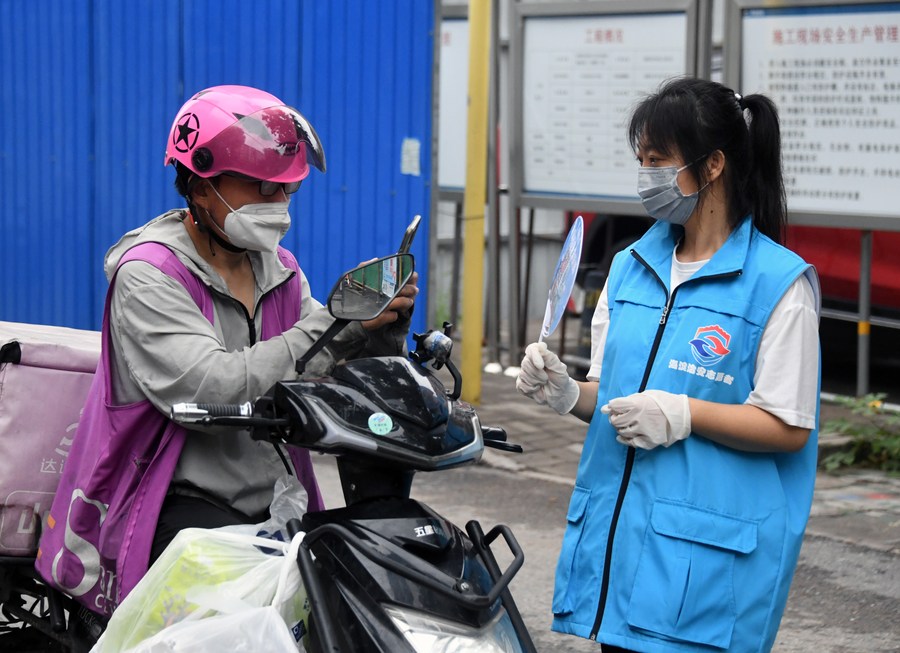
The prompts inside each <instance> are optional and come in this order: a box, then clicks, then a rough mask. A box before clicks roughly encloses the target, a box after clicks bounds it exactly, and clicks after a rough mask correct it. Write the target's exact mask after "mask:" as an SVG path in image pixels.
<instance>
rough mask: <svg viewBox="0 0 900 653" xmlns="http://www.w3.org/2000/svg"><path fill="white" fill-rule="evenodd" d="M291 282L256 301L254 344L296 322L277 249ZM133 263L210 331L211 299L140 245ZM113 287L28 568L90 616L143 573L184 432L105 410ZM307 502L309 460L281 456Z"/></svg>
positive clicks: (296, 289) (180, 267)
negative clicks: (174, 286) (168, 287)
mask: <svg viewBox="0 0 900 653" xmlns="http://www.w3.org/2000/svg"><path fill="white" fill-rule="evenodd" d="M278 254H279V258H280V259H281V261H282V263H283V264H284V265H285V267H287V268H288V269H291V270H294V271H295V274H294V275H293V277H291V279H290V280H289V281H288V282H286V283H283V284H282V285H280V286H279V287H278V288H276V289H275V290H273V291H272V292H271V293H269V294H268V295H266V296H265V297H264V298H263V301H262V303H261V305H260V308H261V310H262V315H263V317H262V333H261V339H262V340H268V339H269V338H274V337H276V336H278V335H280V334H281V333H283V332H284V331H286V330H288V329H289V328H291V327H292V326H293V325H294V323H295V322H296V321H297V320H298V319H299V314H300V306H301V297H300V280H299V276H300V275H299V267H298V266H297V262H296V261H295V260H294V258H293V256H292V255H291V254H290V253H289V252H287V250H284V249H282V248H279V250H278ZM133 260H139V261H144V262H147V263H150V264H151V265H154V266H155V267H157V268H158V269H160V270H161V271H163V272H165V273H166V274H168V275H169V276H170V277H172V278H174V279H176V280H178V281H179V282H180V283H181V284H182V285H183V286H184V288H185V290H187V292H188V294H190V296H191V298H192V299H193V300H194V302H195V303H196V304H197V306H198V308H199V309H200V311H201V313H203V315H204V317H206V319H208V320H209V321H210V322H212V321H213V306H212V296H211V294H210V290H209V289H208V288H207V287H206V286H205V285H204V284H203V283H202V282H201V281H200V280H199V279H198V278H197V277H196V276H194V275H193V274H192V273H191V272H190V271H189V270H188V269H187V268H186V267H185V266H184V264H183V263H181V261H179V260H178V257H176V256H175V255H174V254H173V253H172V252H171V251H170V250H169V249H168V248H166V247H165V246H164V245H162V244H160V243H152V242H148V243H142V244H140V245H137V246H135V247H133V248H132V249H130V250H129V251H128V252H126V254H125V255H124V256H123V257H122V259H121V260H120V261H119V267H121V266H122V264H124V263H126V262H128V261H133ZM114 284H115V277H113V279H112V280H110V288H109V291H108V292H107V296H106V308H105V311H104V317H103V331H102V341H103V351H102V353H101V357H100V362H99V365H98V367H97V373H96V375H95V377H94V382H93V386H92V388H91V391H90V392H89V394H88V399H87V402H86V404H85V407H84V414H83V417H82V420H81V423H80V425H79V427H78V431H77V433H76V436H75V437H76V446H75V447H74V448H73V452H72V454H71V455H70V456H69V460H68V463H67V468H66V473H65V474H64V475H63V477H62V479H61V480H60V483H59V489H58V491H57V494H56V497H55V498H54V500H53V504H52V506H51V509H50V512H49V513H48V515H47V518H46V520H45V522H44V530H43V532H42V533H41V538H40V548H39V549H38V552H37V560H36V562H35V568H36V569H37V571H38V573H39V574H40V575H41V577H42V578H43V579H44V580H45V581H46V582H47V583H49V584H50V585H52V586H53V587H56V588H57V589H60V590H62V591H63V592H65V593H67V594H69V595H70V596H73V597H74V598H75V599H77V600H78V601H79V602H80V603H82V604H83V605H85V606H86V607H88V608H89V609H91V610H93V611H95V612H99V613H101V614H106V615H109V614H112V612H113V611H114V610H115V608H116V606H118V604H119V603H120V602H121V601H122V600H123V599H124V598H125V597H126V596H127V595H128V593H129V592H130V591H131V590H132V589H133V588H134V586H135V585H137V583H138V581H139V580H140V579H141V578H142V577H143V576H144V574H145V573H146V572H147V568H148V566H149V558H150V548H151V546H152V543H153V535H154V532H155V530H156V523H157V520H158V518H159V513H160V509H161V506H162V503H163V500H164V499H165V496H166V493H167V492H168V489H169V484H170V482H171V480H172V476H173V475H174V471H175V467H176V465H177V463H178V457H179V456H180V454H181V449H182V447H183V445H184V439H185V437H186V435H187V432H186V430H185V429H184V428H183V427H182V426H180V425H178V424H176V423H175V422H173V421H171V420H170V419H169V418H168V417H167V416H166V415H163V414H162V413H161V412H159V411H158V410H157V409H156V408H155V407H154V406H153V405H152V404H151V403H150V402H149V401H148V400H143V401H139V402H136V403H132V404H126V405H115V404H113V403H112V401H111V397H112V388H111V384H112V381H111V378H110V370H111V361H110V349H111V346H112V345H111V342H110V340H109V337H110V335H109V307H110V301H111V298H112V291H113V286H114ZM288 451H289V454H290V457H291V459H292V461H293V464H294V469H295V470H296V472H297V476H298V478H299V480H300V481H301V483H302V484H303V486H304V487H305V488H306V491H307V493H308V495H309V505H308V509H309V510H311V511H315V510H321V509H322V508H323V503H322V497H321V494H320V492H319V488H318V485H317V484H316V479H315V475H314V473H313V468H312V462H311V461H310V458H309V452H307V451H306V450H303V449H297V448H295V447H289V448H288Z"/></svg>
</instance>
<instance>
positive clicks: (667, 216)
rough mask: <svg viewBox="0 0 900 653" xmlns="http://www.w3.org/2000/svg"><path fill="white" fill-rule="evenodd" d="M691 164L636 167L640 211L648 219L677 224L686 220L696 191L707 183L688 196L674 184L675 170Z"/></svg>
mask: <svg viewBox="0 0 900 653" xmlns="http://www.w3.org/2000/svg"><path fill="white" fill-rule="evenodd" d="M698 160H699V159H698ZM694 163H696V161H695V162H694ZM691 165H693V163H688V164H687V165H685V166H682V167H680V168H677V167H675V166H664V167H662V168H644V167H641V168H638V184H637V190H638V195H640V197H641V203H642V204H643V205H644V210H645V211H647V214H648V215H649V216H650V217H651V218H656V219H657V220H662V221H663V222H671V223H672V224H681V225H683V224H684V223H685V222H687V221H688V218H690V217H691V214H692V213H693V212H694V209H695V208H696V207H697V200H698V198H699V195H700V191H701V190H703V188H706V186H709V184H706V186H704V187H703V188H701V189H700V190H698V191H697V192H696V193H691V194H690V195H685V194H684V193H682V192H681V187H679V186H678V173H679V172H681V171H682V170H684V169H685V168H688V167H690V166H691Z"/></svg>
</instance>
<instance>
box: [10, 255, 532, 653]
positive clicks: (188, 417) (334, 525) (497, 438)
mask: <svg viewBox="0 0 900 653" xmlns="http://www.w3.org/2000/svg"><path fill="white" fill-rule="evenodd" d="M412 271H413V260H412V257H411V256H410V255H409V254H397V255H394V256H390V257H386V258H383V259H379V260H376V261H374V262H370V263H368V264H365V265H363V266H360V267H358V268H356V269H354V270H351V271H350V272H348V273H346V274H344V275H342V276H341V279H340V280H339V282H338V283H337V284H336V285H335V287H334V289H333V290H332V292H331V293H330V295H329V299H328V308H329V310H330V311H331V313H332V315H333V316H334V317H335V321H334V323H333V324H332V326H331V327H330V328H329V329H328V330H327V331H326V332H325V333H324V334H322V336H321V337H320V338H319V339H318V340H317V341H316V342H315V343H314V344H313V346H312V347H311V348H310V349H309V350H308V351H307V352H306V353H305V355H304V356H303V357H302V358H301V359H300V360H298V361H297V363H296V366H297V371H298V372H300V373H302V372H303V371H304V370H305V368H306V365H307V363H308V362H309V361H310V360H311V359H312V357H313V356H315V355H316V354H317V353H319V352H320V351H321V350H322V349H323V348H324V347H325V346H326V345H327V344H328V343H329V342H330V341H331V340H332V339H333V338H334V337H335V336H336V335H337V334H338V333H339V332H340V331H341V330H342V329H343V328H345V327H346V326H347V325H349V324H350V323H351V322H353V321H365V320H369V319H374V318H375V317H377V316H378V315H380V314H381V313H382V312H383V311H384V310H385V309H386V308H387V306H388V305H389V304H390V302H391V301H392V300H393V298H394V297H395V296H396V295H397V293H398V292H399V290H400V288H402V286H403V285H404V283H406V281H407V280H408V279H409V277H410V276H411V274H412ZM450 328H451V327H450V325H447V324H445V325H444V329H443V331H436V330H433V331H427V332H426V333H423V334H416V335H414V341H415V343H416V348H415V350H414V351H413V352H412V353H410V355H409V359H407V358H404V357H401V356H390V357H381V358H364V359H357V360H352V361H346V362H343V363H341V364H339V365H337V366H336V367H335V369H334V370H333V372H332V374H331V376H329V377H326V378H319V379H302V380H297V381H283V382H279V383H276V384H275V385H274V386H273V387H272V388H271V389H270V390H269V391H268V392H267V393H266V394H264V395H263V396H261V397H259V398H258V399H257V400H256V401H255V402H253V403H252V404H242V405H234V406H232V405H215V404H179V405H176V406H174V407H173V409H172V418H173V419H175V420H176V421H179V422H182V423H185V424H204V425H214V424H215V425H219V426H231V427H234V428H236V429H250V430H251V433H252V436H253V437H254V438H255V439H258V440H266V441H269V442H273V443H276V444H281V445H293V446H300V447H305V448H307V449H309V450H311V451H318V452H321V453H326V454H331V455H334V456H336V457H337V466H338V472H339V475H340V479H341V485H342V490H343V494H344V499H345V503H346V507H344V508H337V509H332V510H326V511H322V512H316V513H307V514H306V515H304V516H303V518H302V520H300V521H298V520H292V522H291V523H290V524H289V528H290V529H291V530H292V531H294V532H296V531H299V530H303V531H305V533H306V534H305V536H304V539H303V543H302V546H301V547H300V552H299V554H298V559H297V564H298V567H299V570H300V574H301V577H302V579H303V582H304V585H305V587H306V591H307V595H308V598H309V602H310V608H311V613H312V614H311V619H310V621H309V636H308V639H307V640H306V641H307V650H309V651H311V652H312V653H320V652H325V653H338V652H343V653H349V652H370V651H372V652H383V651H391V652H398V653H402V652H410V653H419V652H421V651H445V652H459V653H462V652H465V651H488V652H496V653H531V652H533V651H535V650H536V649H535V647H534V644H533V642H532V641H531V638H530V636H529V634H528V631H527V628H526V627H525V624H524V622H523V620H522V617H521V615H520V613H519V611H518V608H517V607H516V604H515V602H514V600H513V598H512V595H511V593H510V591H509V584H510V581H511V580H512V579H513V577H514V576H515V574H516V573H517V572H518V571H519V569H521V567H522V564H523V562H524V554H523V552H522V549H521V547H520V546H519V544H518V542H517V541H516V539H515V537H514V535H513V534H512V532H511V531H510V529H509V528H507V527H506V526H503V525H498V526H495V527H494V528H492V529H491V530H490V531H489V532H488V533H484V531H483V530H482V528H481V526H480V524H479V523H478V522H477V521H470V522H468V523H467V524H466V526H465V532H464V531H463V530H461V529H459V528H458V527H456V526H455V525H454V524H452V523H450V522H449V521H448V520H446V519H444V518H443V517H441V516H440V515H439V514H438V513H437V512H435V511H434V510H432V509H431V508H429V507H428V506H426V505H425V504H423V503H421V502H418V501H415V500H413V499H411V498H410V491H411V485H412V479H413V476H414V475H415V472H417V471H440V470H444V469H450V468H453V467H458V466H461V465H468V464H474V463H476V462H477V461H478V460H480V458H481V456H482V453H483V451H484V447H485V446H489V447H493V448H497V449H501V450H504V451H509V452H521V447H519V446H518V445H514V444H510V443H507V442H506V434H505V432H504V431H503V430H502V429H499V428H488V427H484V426H482V425H481V424H480V422H479V420H478V417H477V414H476V413H475V411H474V409H473V408H472V407H471V406H470V405H469V404H467V403H465V402H462V401H459V396H460V392H461V387H462V378H461V376H460V373H459V370H458V369H457V368H456V367H455V365H454V364H453V362H452V361H451V359H450V354H451V351H452V340H451V338H450V333H449V330H450ZM428 363H431V365H430V368H431V369H429V367H426V365H427V364H428ZM443 368H446V370H447V372H449V374H450V376H451V377H452V381H453V384H452V388H451V389H450V390H446V389H445V387H444V385H443V383H442V382H441V380H440V379H439V377H438V375H437V374H436V373H435V371H438V370H441V369H443ZM432 370H435V371H432ZM499 538H502V539H503V540H504V542H505V544H506V546H507V548H508V549H509V552H510V554H511V557H512V561H511V562H510V563H509V565H508V567H507V568H506V569H505V570H501V568H500V566H499V565H498V563H497V560H496V558H495V556H494V553H493V551H492V549H491V545H492V544H493V543H494V542H495V541H496V540H498V539H499ZM14 561H15V563H16V564H15V565H9V566H7V564H5V563H4V562H3V561H0V603H2V605H3V613H4V615H5V616H6V618H7V620H8V621H12V620H18V621H20V622H21V623H26V624H28V625H30V626H32V631H33V633H34V638H33V639H34V641H33V642H32V644H33V648H16V649H15V650H42V651H47V650H62V651H66V650H71V651H77V652H79V653H80V652H82V651H87V650H89V649H90V647H91V646H92V645H93V643H94V642H95V641H96V639H97V637H99V635H100V633H101V632H102V629H103V626H104V623H103V622H102V620H100V618H99V617H97V616H96V615H92V614H91V613H88V611H87V610H85V609H84V608H80V606H78V604H76V603H75V602H74V600H72V599H71V598H70V597H67V596H65V595H63V594H61V593H59V592H57V591H55V590H53V589H50V588H48V587H46V586H45V585H43V584H42V583H40V581H39V580H38V579H36V578H35V575H34V573H33V571H32V570H33V567H32V566H31V565H29V564H28V562H29V561H28V560H27V559H22V558H17V559H14ZM31 562H32V563H33V561H31ZM28 604H34V605H35V606H36V608H32V609H31V610H32V611H29V608H28ZM67 612H68V619H66V613H67ZM0 629H2V625H0ZM23 632H24V631H23ZM3 641H4V639H3V635H2V634H0V645H2V644H3ZM10 641H11V640H10ZM2 648H4V650H6V648H5V646H3V647H2Z"/></svg>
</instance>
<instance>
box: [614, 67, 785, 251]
mask: <svg viewBox="0 0 900 653" xmlns="http://www.w3.org/2000/svg"><path fill="white" fill-rule="evenodd" d="M744 111H747V112H748V113H749V120H747V119H746V118H745V114H744ZM628 142H629V144H630V145H631V148H632V149H633V150H634V151H637V150H638V149H639V147H644V148H653V149H656V150H658V151H659V152H660V153H662V154H665V155H666V156H671V155H673V154H680V155H681V159H682V161H684V162H685V163H689V162H691V161H696V160H698V159H705V157H706V156H707V155H709V154H711V153H712V152H714V151H716V150H721V151H722V153H723V154H724V155H725V169H724V172H723V174H724V182H725V192H726V195H727V202H728V219H729V222H730V223H731V225H732V228H733V227H734V226H736V225H737V223H738V222H739V221H740V220H741V219H742V218H743V217H744V216H745V215H747V214H748V213H750V214H752V215H753V224H754V226H755V227H756V228H757V229H758V230H759V231H760V232H762V233H763V234H765V235H766V236H768V237H769V238H771V239H772V240H774V241H775V242H778V243H780V242H782V241H783V235H784V229H785V225H786V222H787V209H786V198H785V191H784V178H783V176H782V170H781V131H780V128H779V125H778V110H777V109H776V108H775V104H774V103H773V102H772V101H771V100H770V99H769V98H767V97H766V96H764V95H758V94H755V95H748V96H746V97H743V98H742V97H741V96H739V95H737V94H736V93H735V92H734V91H732V90H731V89H730V88H728V87H726V86H723V85H722V84H719V83H717V82H711V81H708V80H704V79H696V78H693V77H676V78H673V79H670V80H667V81H666V82H664V83H663V84H662V86H660V88H659V91H658V92H657V93H655V94H653V95H650V96H648V97H647V98H645V99H644V100H642V101H641V102H640V104H638V106H637V108H636V109H635V110H634V113H633V114H632V116H631V121H630V123H629V126H628ZM688 170H689V171H690V174H692V175H693V176H694V179H695V180H696V181H697V185H698V187H702V186H704V185H705V184H706V182H707V179H706V167H705V166H703V165H694V166H691V167H690V168H688Z"/></svg>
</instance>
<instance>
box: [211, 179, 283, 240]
mask: <svg viewBox="0 0 900 653" xmlns="http://www.w3.org/2000/svg"><path fill="white" fill-rule="evenodd" d="M210 187H211V188H212V189H213V192H214V193H215V194H216V196H218V198H219V199H220V200H222V203H223V204H225V206H227V207H228V208H229V209H231V213H229V214H228V215H226V216H225V222H224V223H223V225H222V232H224V234H225V235H226V236H228V240H230V241H231V244H232V245H234V246H235V247H241V248H243V249H249V250H251V251H254V252H274V251H275V249H276V248H277V247H278V243H280V242H281V239H282V238H284V234H286V233H287V230H288V229H289V228H290V226H291V214H290V213H288V206H290V201H285V202H263V203H260V204H245V205H244V206H242V207H241V208H239V209H232V208H231V205H230V204H229V203H228V202H226V201H225V198H224V197H222V196H221V195H219V191H217V190H216V188H215V186H213V185H212V184H210Z"/></svg>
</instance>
